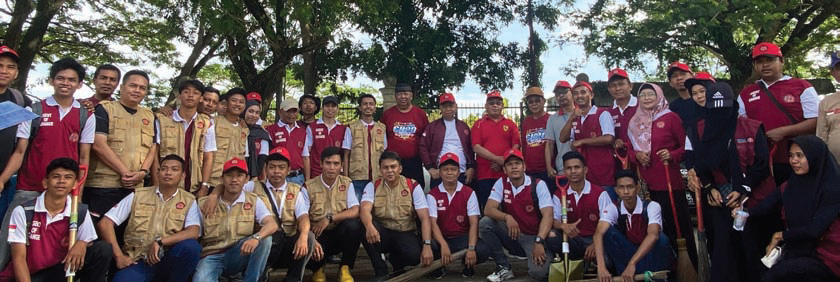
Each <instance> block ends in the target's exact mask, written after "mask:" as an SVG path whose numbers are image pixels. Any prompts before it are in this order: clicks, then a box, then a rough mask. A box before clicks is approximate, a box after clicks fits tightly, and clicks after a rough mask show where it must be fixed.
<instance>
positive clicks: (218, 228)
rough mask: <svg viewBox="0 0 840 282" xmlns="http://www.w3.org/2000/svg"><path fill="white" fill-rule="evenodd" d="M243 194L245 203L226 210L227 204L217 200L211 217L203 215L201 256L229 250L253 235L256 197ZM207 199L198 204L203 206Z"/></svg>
mask: <svg viewBox="0 0 840 282" xmlns="http://www.w3.org/2000/svg"><path fill="white" fill-rule="evenodd" d="M242 193H245V201H244V202H241V203H236V204H234V205H232V206H231V207H230V210H228V207H227V204H225V203H224V202H222V200H221V199H219V200H218V204H216V212H215V213H214V214H213V215H212V216H207V215H203V217H204V218H203V220H204V231H203V237H202V238H201V248H202V249H201V256H202V257H204V256H207V255H212V254H215V253H220V252H223V251H225V250H226V249H227V248H230V247H231V246H233V244H235V243H236V242H237V241H239V240H240V239H242V238H245V237H248V236H251V235H253V234H254V224H257V222H255V221H254V217H256V209H257V195H256V194H254V193H250V192H245V191H242ZM207 197H210V196H206V197H202V198H201V199H198V204H199V206H200V205H204V202H205V201H207Z"/></svg>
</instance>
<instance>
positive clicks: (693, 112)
mask: <svg viewBox="0 0 840 282" xmlns="http://www.w3.org/2000/svg"><path fill="white" fill-rule="evenodd" d="M667 75H668V84H669V85H671V88H674V90H677V94H679V95H680V97H677V98H676V99H674V100H673V101H671V103H670V104H671V105H670V106H669V109H670V110H671V111H672V112H675V113H677V115H679V116H680V119H681V120H682V122H683V128H689V127H688V126H689V125H692V124H693V123H694V121H696V119H697V117H698V115H699V114H700V113H699V111H700V108H699V107H697V103H695V102H694V101H693V100H692V99H691V92H690V91H691V89H688V88H686V87H685V81H686V80H688V79H690V78H693V77H694V72H692V71H691V68H690V67H688V65H686V64H684V63H680V62H673V63H671V64H670V65H668V72H667Z"/></svg>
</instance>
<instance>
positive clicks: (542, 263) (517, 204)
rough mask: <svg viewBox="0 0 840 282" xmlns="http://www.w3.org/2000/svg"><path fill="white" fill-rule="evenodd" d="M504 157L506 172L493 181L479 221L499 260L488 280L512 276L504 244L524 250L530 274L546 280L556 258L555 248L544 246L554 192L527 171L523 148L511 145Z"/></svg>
mask: <svg viewBox="0 0 840 282" xmlns="http://www.w3.org/2000/svg"><path fill="white" fill-rule="evenodd" d="M504 160H505V162H504V166H505V174H506V176H504V177H501V178H499V180H498V181H496V183H495V184H493V192H491V194H490V200H489V201H487V206H486V207H485V208H484V214H485V215H486V216H485V217H484V218H483V219H481V222H480V223H479V224H480V229H481V238H482V239H483V240H484V241H485V242H487V245H489V246H490V249H491V252H492V256H493V261H494V262H496V272H494V273H492V274H490V275H488V276H487V280H489V281H491V282H499V281H504V280H508V279H512V278H513V271H512V270H511V268H510V263H509V262H508V257H507V255H505V253H504V250H503V249H502V247H503V246H504V247H505V248H508V251H511V252H517V251H519V252H521V251H524V252H525V254H526V256H527V257H528V275H529V276H531V278H533V279H534V280H537V281H546V280H548V267H549V266H550V265H551V261H552V260H553V259H554V252H553V251H552V250H550V249H548V248H546V246H545V244H546V239H547V238H548V234H549V232H550V231H551V221H552V220H551V215H552V213H554V206H553V205H552V203H551V193H549V192H548V188H547V187H546V186H545V183H544V182H543V181H542V180H540V179H539V178H534V177H530V176H527V175H525V166H526V165H525V160H524V157H523V156H522V152H520V151H519V150H517V149H510V150H508V151H507V153H505V158H504ZM510 248H514V250H511V249H510Z"/></svg>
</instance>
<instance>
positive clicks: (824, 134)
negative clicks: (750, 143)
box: [0, 51, 840, 162]
mask: <svg viewBox="0 0 840 282" xmlns="http://www.w3.org/2000/svg"><path fill="white" fill-rule="evenodd" d="M838 52H840V51H834V53H831V64H830V65H828V68H829V69H830V70H831V76H833V77H834V80H835V81H837V82H840V54H838ZM0 82H2V81H0ZM838 93H840V91H838V92H835V93H834V94H832V95H827V96H825V97H824V98H823V100H822V101H821V102H820V107H819V111H818V112H819V115H818V116H817V136H819V137H820V138H822V140H823V141H825V144H826V145H828V150H829V151H831V154H833V155H834V160H835V161H838V162H840V135H838V134H840V123H838V122H840V115H837V114H840V94H838ZM0 99H2V98H0Z"/></svg>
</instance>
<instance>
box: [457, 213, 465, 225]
mask: <svg viewBox="0 0 840 282" xmlns="http://www.w3.org/2000/svg"><path fill="white" fill-rule="evenodd" d="M455 220H457V221H458V223H464V216H463V215H460V214H459V215H458V216H456V217H455Z"/></svg>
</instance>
